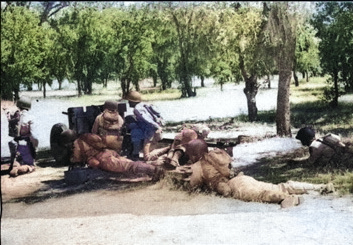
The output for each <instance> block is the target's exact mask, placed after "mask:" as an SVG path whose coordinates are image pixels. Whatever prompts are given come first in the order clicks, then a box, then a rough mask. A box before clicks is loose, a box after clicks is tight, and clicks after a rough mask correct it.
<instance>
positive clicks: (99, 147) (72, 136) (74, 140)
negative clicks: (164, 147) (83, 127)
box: [61, 129, 164, 181]
mask: <svg viewBox="0 0 353 245" xmlns="http://www.w3.org/2000/svg"><path fill="white" fill-rule="evenodd" d="M61 137H62V142H65V143H66V146H67V147H68V148H72V149H73V150H72V155H71V158H70V161H71V163H72V164H76V163H80V164H82V163H84V164H87V165H88V166H89V167H91V168H99V169H102V170H105V171H110V172H116V173H126V174H134V175H138V176H139V175H148V176H150V177H152V181H157V180H159V178H160V177H162V176H163V174H164V170H163V169H162V168H161V167H159V166H154V165H151V164H147V163H145V162H141V161H132V160H130V159H127V158H125V157H122V156H120V155H119V154H118V153H117V152H116V151H114V150H111V149H108V148H107V146H106V145H105V143H104V141H103V140H102V138H101V137H100V136H99V135H96V134H92V133H86V134H82V135H80V136H79V137H77V135H76V133H75V132H74V131H73V130H70V129H68V130H65V131H63V132H62V133H61Z"/></svg>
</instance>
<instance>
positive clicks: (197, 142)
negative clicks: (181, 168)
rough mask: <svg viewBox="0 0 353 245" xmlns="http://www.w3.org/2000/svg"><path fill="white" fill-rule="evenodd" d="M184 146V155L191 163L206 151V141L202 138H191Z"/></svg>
mask: <svg viewBox="0 0 353 245" xmlns="http://www.w3.org/2000/svg"><path fill="white" fill-rule="evenodd" d="M185 148H186V149H185V153H186V155H187V156H188V157H189V159H190V160H191V161H192V162H193V163H195V162H197V161H198V160H200V158H201V157H202V156H203V155H205V154H206V153H208V146H207V143H206V142H205V141H204V140H202V139H194V140H191V141H190V142H189V143H188V144H186V146H185Z"/></svg>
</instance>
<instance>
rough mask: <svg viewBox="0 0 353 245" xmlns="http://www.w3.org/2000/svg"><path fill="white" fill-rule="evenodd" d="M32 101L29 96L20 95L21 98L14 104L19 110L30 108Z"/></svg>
mask: <svg viewBox="0 0 353 245" xmlns="http://www.w3.org/2000/svg"><path fill="white" fill-rule="evenodd" d="M31 105H32V101H31V98H30V97H28V96H21V98H20V99H19V100H18V101H17V103H16V106H17V107H18V108H20V109H21V110H23V109H27V110H29V109H31Z"/></svg>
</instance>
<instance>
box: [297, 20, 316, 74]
mask: <svg viewBox="0 0 353 245" xmlns="http://www.w3.org/2000/svg"><path fill="white" fill-rule="evenodd" d="M315 35H316V30H315V29H314V28H313V26H312V25H310V24H309V23H305V24H304V25H298V29H297V40H296V50H295V57H296V62H297V64H296V65H297V70H298V71H299V72H302V73H303V72H306V71H311V72H315V73H318V72H320V59H319V43H320V39H318V38H317V37H316V36H315Z"/></svg>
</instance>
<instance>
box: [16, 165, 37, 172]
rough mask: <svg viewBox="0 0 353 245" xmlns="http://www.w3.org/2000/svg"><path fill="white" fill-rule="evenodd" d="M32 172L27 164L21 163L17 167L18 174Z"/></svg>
mask: <svg viewBox="0 0 353 245" xmlns="http://www.w3.org/2000/svg"><path fill="white" fill-rule="evenodd" d="M31 172H33V170H32V167H31V166H29V165H22V166H20V167H18V174H26V173H31Z"/></svg>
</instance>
